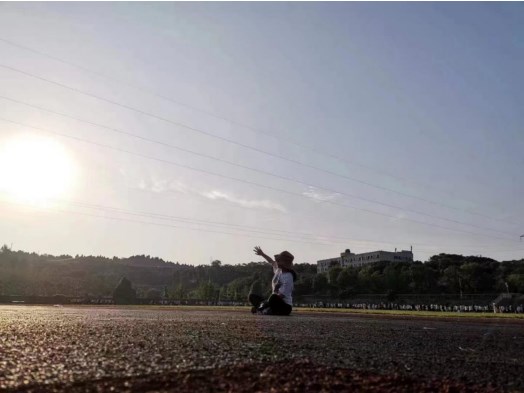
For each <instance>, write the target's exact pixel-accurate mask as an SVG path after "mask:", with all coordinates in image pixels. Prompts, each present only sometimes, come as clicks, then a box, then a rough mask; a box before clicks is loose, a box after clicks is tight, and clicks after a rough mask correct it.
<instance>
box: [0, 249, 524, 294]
mask: <svg viewBox="0 0 524 393" xmlns="http://www.w3.org/2000/svg"><path fill="white" fill-rule="evenodd" d="M295 271H296V272H297V275H298V278H297V281H296V282H295V292H294V295H295V298H296V299H297V300H298V301H300V299H302V298H306V297H308V298H311V297H315V296H318V297H330V298H332V299H346V298H351V297H352V296H354V295H357V294H387V295H388V296H392V297H394V296H395V294H449V295H457V296H458V295H459V294H462V293H471V294H482V293H501V292H513V293H524V259H522V260H512V261H503V262H499V261H496V260H493V259H490V258H485V257H478V256H462V255H453V254H439V255H434V256H432V257H431V258H430V259H429V260H428V261H427V262H425V263H422V262H419V261H416V262H378V263H374V264H370V265H367V266H362V267H341V266H338V265H334V266H332V267H331V269H330V270H329V271H328V272H327V273H322V274H317V267H316V264H309V263H297V264H295ZM123 277H125V280H124V282H129V286H130V287H131V288H132V290H133V291H134V293H135V295H136V297H138V298H148V299H177V300H185V299H188V300H189V299H197V300H206V301H238V302H243V301H245V299H246V298H247V295H248V293H249V292H250V291H254V292H257V293H260V294H268V293H269V291H270V282H271V277H272V270H271V267H270V266H269V265H268V264H267V263H265V262H252V261H251V262H247V263H242V264H237V265H229V264H223V263H222V262H221V261H219V260H215V261H213V262H212V263H211V264H208V265H199V266H193V265H188V264H183V263H179V262H174V263H173V262H169V261H164V260H162V259H160V258H156V257H151V256H148V255H135V256H132V257H129V258H117V257H113V258H107V257H103V256H83V255H76V256H71V255H59V256H54V255H48V254H37V253H34V252H33V253H28V252H25V251H13V250H11V249H10V248H9V247H7V246H3V247H2V248H1V249H0V295H4V296H5V295H18V296H54V295H63V296H67V297H88V298H89V297H91V298H96V297H98V298H100V297H112V296H113V295H114V294H115V290H116V288H117V287H118V286H119V284H122V278H123ZM123 285H125V286H127V285H128V284H127V283H125V284H123Z"/></svg>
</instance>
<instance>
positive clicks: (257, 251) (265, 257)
mask: <svg viewBox="0 0 524 393" xmlns="http://www.w3.org/2000/svg"><path fill="white" fill-rule="evenodd" d="M253 251H255V254H257V255H260V256H261V257H263V258H264V259H265V260H266V261H268V262H269V263H270V264H272V265H273V266H274V265H275V261H274V260H273V259H272V258H271V257H270V256H268V255H266V254H265V253H264V251H262V249H261V248H260V247H259V246H255V249H254V250H253Z"/></svg>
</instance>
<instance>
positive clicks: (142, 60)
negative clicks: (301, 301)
mask: <svg viewBox="0 0 524 393" xmlns="http://www.w3.org/2000/svg"><path fill="white" fill-rule="evenodd" d="M523 11H524V8H523V6H522V3H387V4H386V3H380V2H379V3H167V2H166V3H164V2H160V3H140V2H139V3H119V2H117V3H89V2H78V3H62V2H54V3H53V2H51V3H46V2H42V3H18V2H3V3H0V181H1V183H0V217H1V219H0V245H1V244H3V243H5V244H8V245H11V244H12V246H13V248H14V249H22V250H27V251H35V252H40V253H49V254H57V255H60V254H71V255H76V254H84V255H89V254H93V255H104V256H108V257H111V256H113V255H116V256H121V257H123V256H129V255H135V254H146V255H151V256H158V257H160V258H164V259H166V260H169V261H178V262H181V263H188V264H194V265H198V264H208V263H209V262H210V260H212V259H219V260H221V261H222V262H223V263H227V264H238V263H244V262H249V261H253V260H259V259H260V258H259V257H257V256H255V255H253V252H252V250H253V246H255V245H260V246H261V247H262V248H263V249H264V250H267V252H268V253H269V254H270V255H273V254H274V253H277V252H280V251H282V250H289V251H291V252H292V253H293V254H294V255H295V257H296V262H309V263H315V262H316V261H317V260H319V259H324V258H329V257H336V256H338V255H339V254H340V252H342V251H343V250H345V249H347V248H349V249H351V251H352V252H356V253H361V252H367V251H375V250H386V251H393V250H394V249H395V248H397V249H399V250H400V249H405V250H408V249H410V247H411V246H412V247H413V253H414V258H415V260H420V261H425V260H427V259H428V258H429V257H430V256H432V255H435V254H439V253H457V254H464V255H483V256H487V257H492V258H495V259H497V260H500V261H502V260H510V259H521V258H523V257H524V242H521V241H520V240H519V236H520V235H522V234H524V204H523V203H522V200H523V195H524V171H523V168H524V155H523V153H522V152H524V131H523V129H524V128H523V126H524V122H523V118H524V111H523V110H522V108H523V107H524V79H523V78H522V65H523V63H524V48H523V46H522V43H523V42H524V25H523V23H522V20H523V17H524V12H523Z"/></svg>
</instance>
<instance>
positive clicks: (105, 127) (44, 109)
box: [0, 95, 514, 236]
mask: <svg viewBox="0 0 524 393" xmlns="http://www.w3.org/2000/svg"><path fill="white" fill-rule="evenodd" d="M0 98H1V99H4V100H8V101H11V102H15V103H17V104H20V105H25V106H28V107H31V108H35V109H38V110H41V111H45V112H48V113H52V114H55V115H59V116H63V117H66V118H69V119H73V120H75V121H78V122H82V123H86V124H89V125H92V126H96V127H99V128H103V129H106V130H109V131H111V132H116V133H119V134H122V135H126V136H129V137H132V138H136V139H139V140H142V141H146V142H150V143H155V144H158V145H161V146H164V147H168V148H171V149H176V150H179V151H183V152H185V153H189V154H193V155H197V156H199V157H205V158H208V159H212V160H215V161H218V162H222V163H225V164H228V165H232V166H235V167H239V168H242V169H247V170H250V171H253V172H257V173H261V174H264V175H268V176H272V177H276V178H278V179H281V180H286V181H292V182H294V183H297V184H301V185H305V186H313V187H315V188H318V189H321V190H324V191H327V192H331V193H335V194H339V195H344V196H346V197H349V198H354V199H359V200H362V201H365V202H369V203H374V204H377V205H381V206H385V207H389V208H393V209H399V210H403V211H407V212H410V213H415V214H418V215H421V216H426V217H430V218H434V219H438V220H443V221H448V222H451V223H454V224H460V225H465V226H470V227H472V228H477V229H481V230H487V231H492V232H497V233H501V234H504V235H508V236H514V234H513V233H509V232H505V231H500V230H497V229H493V228H488V227H483V226H480V225H475V224H470V223H466V222H462V221H459V220H454V219H451V218H447V217H440V216H436V215H433V214H428V213H425V212H421V211H419V210H414V209H408V208H404V207H401V206H397V205H393V204H390V203H385V202H380V201H377V200H374V199H370V198H365V197H361V196H358V195H354V194H349V193H346V192H344V191H338V190H334V189H331V188H327V187H324V186H320V185H316V184H311V183H310V182H305V181H302V180H300V179H296V178H293V177H288V176H282V175H278V174H275V173H271V172H267V171H264V170H261V169H257V168H253V167H250V166H246V165H242V164H238V163H235V162H232V161H228V160H225V159H222V158H218V157H213V156H210V155H207V154H203V153H199V152H196V151H194V150H190V149H186V148H182V147H180V146H176V145H173V144H170V143H167V142H163V141H159V140H155V139H151V138H146V137H143V136H141V135H137V134H134V133H131V132H128V131H124V130H121V129H118V128H114V127H109V126H106V125H103V124H100V123H96V122H93V121H89V120H84V119H81V118H79V117H75V116H70V115H67V114H64V113H62V112H57V111H54V110H49V109H46V108H43V107H41V106H37V105H32V104H29V103H26V102H22V101H19V100H15V99H12V98H10V97H6V96H3V95H0Z"/></svg>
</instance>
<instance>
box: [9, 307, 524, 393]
mask: <svg viewBox="0 0 524 393" xmlns="http://www.w3.org/2000/svg"><path fill="white" fill-rule="evenodd" d="M0 390H4V391H34V392H37V391H38V392H39V391H67V392H74V391H99V392H106V391H130V392H131V391H173V392H206V391H216V392H221V391H231V392H256V391H260V392H270V391H274V392H318V391H325V392H332V391H368V392H371V391H373V392H383V391H385V392H405V391H412V392H435V391H441V392H482V391H484V392H487V391H489V392H492V391H493V392H494V391H519V392H520V391H524V323H523V322H522V321H516V320H498V319H487V320H485V319H464V318H461V319H447V320H440V319H421V318H401V317H385V316H360V315H353V314H343V315H328V314H306V313H300V312H297V313H295V314H294V315H292V316H290V317H275V316H258V315H251V314H250V313H249V312H245V313H242V312H238V311H221V310H220V311H218V310H217V311H202V310H201V311H198V310H195V309H187V310H180V309H172V308H165V309H162V308H153V309H149V308H118V307H76V308H75V307H31V306H0Z"/></svg>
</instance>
